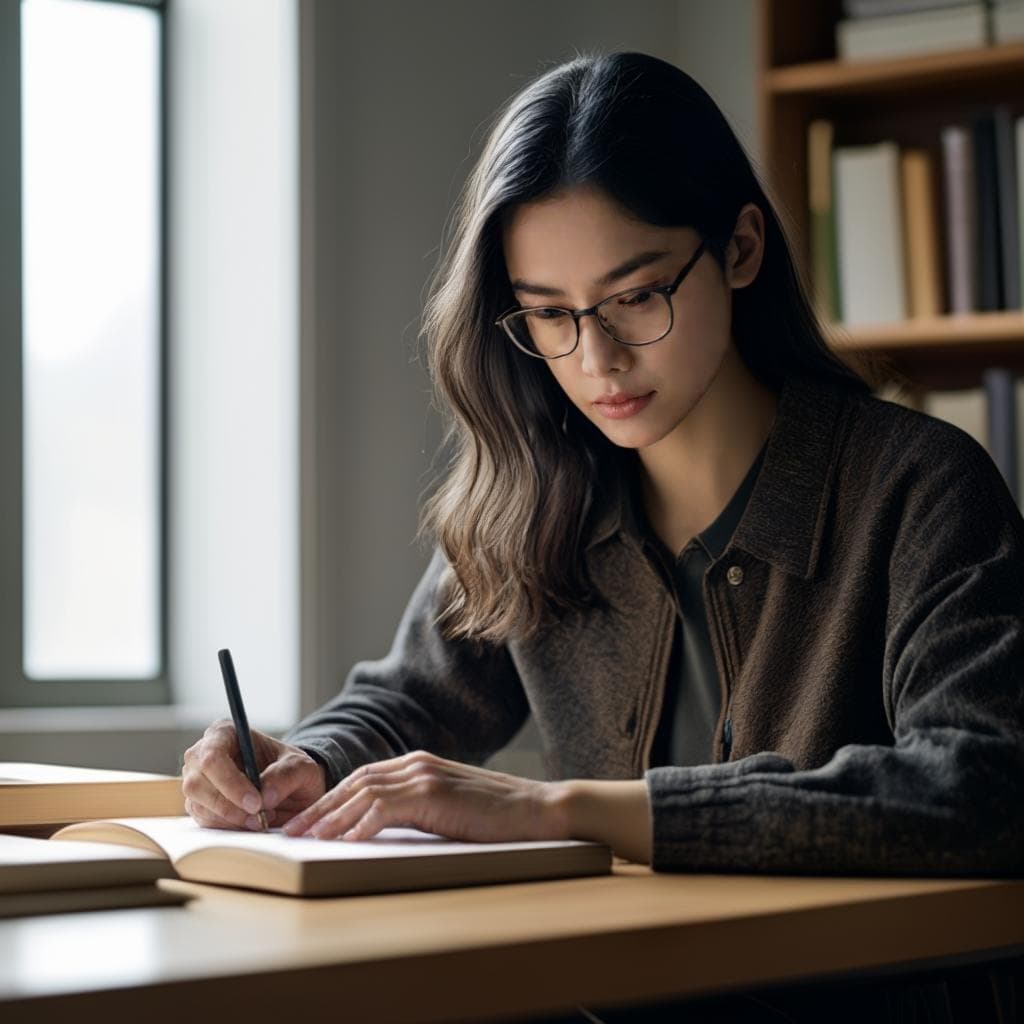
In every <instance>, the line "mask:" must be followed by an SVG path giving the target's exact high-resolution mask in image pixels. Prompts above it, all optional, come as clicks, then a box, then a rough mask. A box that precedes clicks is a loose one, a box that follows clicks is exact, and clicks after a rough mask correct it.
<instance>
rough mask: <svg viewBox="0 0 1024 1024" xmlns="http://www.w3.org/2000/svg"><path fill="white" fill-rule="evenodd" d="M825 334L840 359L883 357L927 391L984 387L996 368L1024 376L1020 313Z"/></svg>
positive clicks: (831, 327) (834, 329) (830, 329)
mask: <svg viewBox="0 0 1024 1024" xmlns="http://www.w3.org/2000/svg"><path fill="white" fill-rule="evenodd" d="M825 333H826V337H827V338H828V342H829V344H830V345H831V347H832V348H833V349H834V350H835V351H836V352H837V353H838V354H839V355H840V356H841V355H842V354H843V353H854V354H858V355H865V356H868V357H875V358H881V359H882V360H884V361H885V362H886V363H887V364H888V365H889V366H891V367H892V368H894V369H895V370H896V371H897V372H898V373H901V374H903V375H904V376H905V377H907V378H909V379H910V380H912V381H914V382H915V384H916V385H917V386H919V387H922V388H926V389H934V390H947V389H958V388H968V387H979V386H980V385H981V384H982V382H983V375H984V372H985V370H987V369H989V368H990V367H993V366H999V367H1002V368H1004V369H1009V370H1012V371H1014V372H1015V373H1017V374H1021V375H1024V313H1021V312H1018V311H1011V312H999V313H972V314H970V315H962V316H941V317H928V318H925V317H921V318H915V319H913V320H905V321H902V322H900V323H891V324H871V325H870V326H868V325H865V326H860V327H844V326H843V325H842V324H828V325H826V332H825Z"/></svg>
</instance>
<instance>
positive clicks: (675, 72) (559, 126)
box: [420, 53, 879, 642]
mask: <svg viewBox="0 0 1024 1024" xmlns="http://www.w3.org/2000/svg"><path fill="white" fill-rule="evenodd" d="M575 185H597V186H599V187H600V188H602V189H603V190H604V191H605V192H606V193H607V194H608V195H609V196H611V197H612V198H613V199H614V200H617V201H618V203H619V204H620V206H621V207H623V208H624V209H625V210H626V211H628V212H629V214H631V215H632V216H635V217H638V218H640V219H641V220H643V221H646V222H647V223H649V224H652V225H658V226H690V227H693V228H694V229H696V230H697V231H698V232H699V233H700V235H701V236H702V237H704V238H705V239H707V240H708V243H709V248H710V251H711V253H712V254H713V256H714V258H715V260H716V262H717V263H718V265H719V266H720V267H723V266H724V259H725V256H724V253H725V247H726V245H727V243H728V241H729V239H730V238H731V236H732V230H733V228H734V226H735V223H736V219H737V217H738V214H739V211H740V209H741V208H742V207H743V205H744V204H745V203H748V202H753V203H756V204H757V205H758V206H759V207H760V209H761V211H762V213H763V214H764V220H765V246H764V256H763V260H762V263H761V267H760V270H759V273H758V275H757V277H756V279H755V280H754V281H753V282H752V283H751V284H750V285H748V286H747V287H745V288H742V289H737V290H736V291H734V292H733V308H732V333H733V337H734V338H735V340H736V347H737V350H738V352H739V354H740V356H741V357H742V358H743V360H744V362H745V363H746V365H747V366H748V368H749V369H750V371H751V373H752V374H753V375H754V376H755V377H757V378H758V379H759V380H760V381H761V382H762V383H764V384H766V385H767V386H769V387H771V388H772V389H773V390H776V391H777V390H778V389H779V387H780V385H781V382H782V380H783V378H784V377H785V376H786V374H787V373H789V372H790V371H791V370H793V371H797V372H800V373H803V374H809V375H813V376H817V377H829V378H832V379H841V380H842V381H844V382H845V383H846V384H847V385H849V386H850V387H852V388H855V389H860V390H862V391H870V390H872V388H873V387H875V386H877V384H878V381H875V380H870V379H868V378H869V377H870V375H871V374H878V372H879V371H878V370H877V369H872V367H871V364H867V363H863V364H862V368H861V370H860V371H858V370H856V369H854V368H853V366H851V365H848V364H847V362H844V361H842V360H840V359H839V358H838V357H837V356H836V355H835V354H834V353H833V351H832V350H831V349H830V348H829V346H828V344H827V343H826V341H825V339H824V337H823V335H822V330H821V327H820V326H819V323H818V321H817V318H816V316H815V314H814V312H813V309H812V306H811V304H810V302H809V300H808V297H807V290H806V286H805V284H804V283H803V281H802V278H801V275H800V271H799V269H798V267H797V265H796V264H795V263H794V260H793V257H792V255H791V252H790V247H789V244H788V242H787V239H786V236H785V233H784V231H783V228H782V225H781V224H780V222H779V218H778V216H777V215H776V212H775V210H774V209H773V207H772V204H771V202H769V200H768V197H767V196H766V194H765V191H764V189H763V187H762V185H761V184H760V182H759V180H758V178H757V175H756V174H755V173H754V171H753V168H752V166H751V163H750V160H749V158H748V157H747V155H746V153H745V151H744V150H743V147H742V146H741V144H740V142H739V141H738V139H737V138H736V136H735V134H734V133H733V131H732V129H731V128H730V126H729V123H728V122H727V121H726V119H725V117H724V116H723V114H722V112H721V111H720V110H719V109H718V107H717V106H716V105H715V103H714V101H713V100H712V99H711V97H710V96H709V95H708V94H707V92H705V91H704V89H703V88H702V87H701V86H700V85H699V84H698V83H697V82H696V81H694V79H693V78H691V77H690V76H689V75H687V74H686V73H685V72H684V71H681V70H680V69H679V68H677V67H674V66H673V65H672V64H669V63H667V62H665V61H662V60H659V59H657V58H655V57H651V56H648V55H646V54H642V53H611V54H601V53H591V54H580V55H577V56H576V57H575V58H574V59H572V60H570V61H568V62H567V63H564V64H561V65H559V66H557V67H554V68H552V69H550V70H548V71H546V72H544V73H542V74H541V75H540V76H539V77H537V78H535V79H534V80H533V81H532V82H530V83H529V84H528V85H527V86H526V87H525V88H523V89H522V90H521V91H520V92H519V93H517V94H516V95H514V96H512V97H511V99H510V100H509V101H508V102H507V103H506V104H504V106H503V107H502V108H501V109H500V110H499V111H498V112H497V114H496V115H495V118H494V119H493V121H492V124H491V127H490V131H489V134H488V136H487V139H486V141H485V144H484V147H483V151H482V153H481V155H480V157H479V159H478V160H477V162H476V164H475V165H474V167H473V168H472V170H471V172H470V174H469V176H468V178H467V180H466V183H465V185H464V187H463V190H462V192H461V194H460V196H459V198H458V200H457V201H456V204H455V206H454V207H453V210H452V214H451V217H450V219H449V228H450V232H451V237H450V239H449V240H448V242H447V243H446V244H445V245H444V246H443V254H442V257H441V260H440V262H439V264H438V267H437V269H436V271H435V273H434V276H433V277H432V279H431V282H430V289H429V295H428V299H427V302H426V305H425V309H424V317H423V326H422V329H421V331H420V336H421V337H425V338H426V349H427V366H428V369H429V372H430V374H431V377H432V380H433V383H434V388H435V394H436V398H437V402H438V404H439V405H440V407H441V410H442V412H443V413H444V414H446V418H447V421H448V422H447V432H446V447H447V451H448V455H449V460H448V466H447V471H446V473H445V475H444V477H443V479H442V480H441V482H440V485H439V486H438V487H437V488H436V489H435V490H434V492H433V493H432V494H431V495H430V497H429V498H428V499H427V500H426V502H425V503H424V505H423V508H422V514H421V525H420V532H421V536H423V535H428V536H429V537H430V538H431V540H432V541H433V542H434V543H435V544H437V545H438V546H439V547H440V548H441V550H442V551H443V553H444V555H445V556H446V558H447V560H448V563H449V566H450V570H449V572H448V575H447V577H446V581H445V588H444V593H445V600H444V602H443V607H442V609H441V613H440V616H439V622H440V624H441V626H442V629H443V631H444V633H445V635H447V636H449V637H452V638H455V637H459V638H474V639H477V640H481V641H492V642H501V641H505V640H508V639H510V638H521V637H526V636H529V635H530V634H532V633H533V632H535V631H536V629H537V628H538V627H540V626H541V625H542V624H543V623H544V622H545V620H546V619H547V618H548V617H549V616H557V615H559V614H561V613H564V612H565V611H567V610H571V609H574V608H585V607H588V606H593V605H597V604H600V603H601V597H600V595H599V594H597V593H596V592H595V589H594V588H593V586H592V585H591V581H590V579H589V576H588V573H587V567H586V560H585V558H584V557H583V554H584V547H585V544H586V540H587V536H588V525H589V524H590V521H591V513H592V512H593V510H594V509H595V497H596V492H597V489H598V487H599V479H600V475H601V473H602V471H603V470H605V469H607V467H609V466H614V465H615V464H616V460H617V459H619V458H621V454H620V453H619V452H618V450H617V449H616V448H615V446H614V445H613V444H612V443H611V442H610V441H608V440H607V439H606V438H605V437H604V435H603V434H601V432H600V431H599V430H598V429H597V428H596V427H594V426H593V424H591V423H590V421H589V420H587V418H586V417H585V416H583V415H582V414H581V413H580V412H579V411H578V410H577V409H576V408H575V406H574V405H572V403H571V402H570V401H569V399H568V398H567V397H566V396H565V394H564V393H563V392H562V390H561V388H560V387H559V385H558V384H557V383H556V382H555V380H554V378H553V376H552V375H551V373H550V371H549V370H548V367H547V366H546V365H545V364H544V362H543V361H542V360H539V359H534V358H531V357H529V356H527V355H524V354H522V353H520V352H518V351H517V350H516V349H515V348H514V347H513V346H512V345H510V344H509V343H508V339H507V338H506V337H505V336H504V335H503V334H502V333H501V329H500V328H499V327H496V326H495V325H494V321H495V320H496V319H497V317H498V316H500V315H501V313H503V312H504V311H505V310H507V309H508V308H509V307H510V306H513V305H515V304H516V302H515V298H514V295H513V293H512V290H511V287H510V284H509V279H508V274H507V272H506V268H505V262H504V255H503V250H502V231H503V228H504V226H505V224H506V222H507V220H508V217H509V214H510V213H511V212H512V211H513V210H514V209H515V208H516V207H517V206H518V205H519V204H522V203H527V202H531V201H534V200H538V199H541V198H543V197H546V196H549V195H552V194H554V193H557V192H561V191H562V190H564V189H566V188H568V187H572V186H575ZM864 374H867V375H868V378H866V377H865V376H864ZM613 471H614V470H613Z"/></svg>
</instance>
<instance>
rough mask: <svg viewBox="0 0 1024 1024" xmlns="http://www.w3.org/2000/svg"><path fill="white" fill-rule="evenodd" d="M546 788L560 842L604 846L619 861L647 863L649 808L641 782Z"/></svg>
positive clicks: (589, 781) (577, 781) (566, 783)
mask: <svg viewBox="0 0 1024 1024" xmlns="http://www.w3.org/2000/svg"><path fill="white" fill-rule="evenodd" d="M547 785H548V786H549V787H550V790H549V796H548V800H549V804H550V807H551V815H552V820H553V821H554V823H555V826H554V827H555V828H556V829H557V830H558V831H557V833H556V834H557V836H558V837H559V838H562V839H585V840H590V841H593V842H599V843H607V844H608V845H609V846H611V848H612V850H613V851H614V852H615V853H616V854H617V855H618V856H620V857H624V858H626V859H627V860H631V861H635V862H637V863H641V864H649V863H650V858H651V808H650V803H649V800H648V795H647V786H646V783H645V781H644V780H643V779H631V780H625V781H603V780H596V779H567V780H565V781H559V782H551V783H548V784H547Z"/></svg>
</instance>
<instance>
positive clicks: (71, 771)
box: [0, 761, 174, 785]
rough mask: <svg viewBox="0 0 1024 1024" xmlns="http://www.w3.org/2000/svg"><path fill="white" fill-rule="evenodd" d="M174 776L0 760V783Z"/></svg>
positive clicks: (145, 779)
mask: <svg viewBox="0 0 1024 1024" xmlns="http://www.w3.org/2000/svg"><path fill="white" fill-rule="evenodd" d="M169 778H174V776H172V775H157V774H154V773H152V772H125V771H115V770H113V769H110V768H75V767H73V766H71V765H63V764H28V763H22V762H14V761H0V785H4V784H10V783H15V784H24V783H28V782H43V783H57V782H145V781H151V780H153V779H169Z"/></svg>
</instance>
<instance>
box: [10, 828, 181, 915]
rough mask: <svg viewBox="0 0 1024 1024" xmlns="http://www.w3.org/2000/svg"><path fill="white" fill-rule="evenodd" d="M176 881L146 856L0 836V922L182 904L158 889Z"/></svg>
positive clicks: (156, 860)
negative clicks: (164, 880)
mask: <svg viewBox="0 0 1024 1024" xmlns="http://www.w3.org/2000/svg"><path fill="white" fill-rule="evenodd" d="M173 875H174V872H173V870H171V867H170V865H169V864H168V863H167V860H166V859H165V858H163V857H159V856H156V855H155V854H153V853H149V852H146V851H144V850H138V849H130V848H128V847H122V846H101V845H99V844H97V843H84V842H81V843H79V842H67V843H52V842H49V841H48V840H46V839H36V838H30V837H28V836H17V835H0V918H3V917H20V916H22V915H26V914H47V913H58V912H67V911H73V910H105V909H112V908H123V907H140V906H164V905H167V904H180V903H183V902H184V901H185V898H186V897H184V896H183V895H181V894H179V893H175V892H172V891H170V890H167V889H162V888H160V887H159V886H158V885H157V884H156V881H157V879H159V878H169V877H173Z"/></svg>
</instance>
